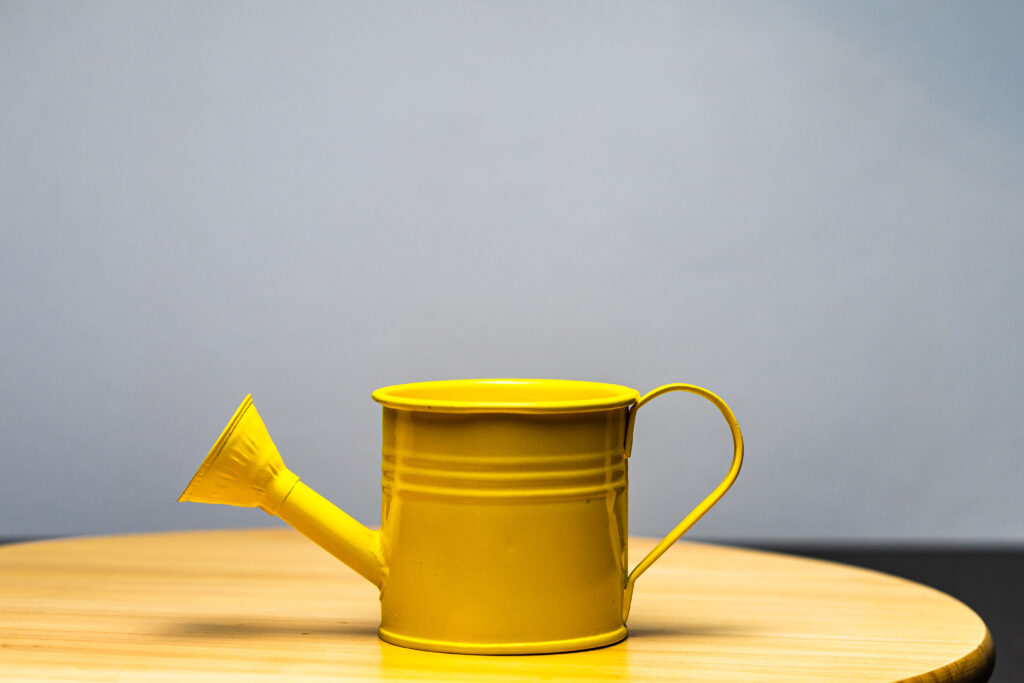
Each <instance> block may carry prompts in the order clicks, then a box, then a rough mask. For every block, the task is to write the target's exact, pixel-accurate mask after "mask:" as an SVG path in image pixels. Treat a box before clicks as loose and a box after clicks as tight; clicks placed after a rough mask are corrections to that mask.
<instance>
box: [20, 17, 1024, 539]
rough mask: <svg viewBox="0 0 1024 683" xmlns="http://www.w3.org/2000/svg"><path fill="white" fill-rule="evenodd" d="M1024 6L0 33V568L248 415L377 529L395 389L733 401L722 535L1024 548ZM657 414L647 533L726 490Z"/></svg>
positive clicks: (37, 21) (29, 25)
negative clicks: (516, 385) (734, 454)
mask: <svg viewBox="0 0 1024 683" xmlns="http://www.w3.org/2000/svg"><path fill="white" fill-rule="evenodd" d="M1022 27H1024V5H1022V4H1020V3H1016V2H1008V3H1005V4H999V3H976V4H975V3H971V4H968V3H960V4H956V5H954V4H951V3H933V2H908V3H849V4H844V5H843V6H840V5H839V3H830V4H829V3H826V4H823V5H822V6H819V5H818V4H811V3H807V4H803V3H771V4H768V3H762V2H751V3H741V4H730V3H724V4H723V3H621V4H613V5H603V4H594V3H503V4H496V3H469V2H467V3H430V4H420V3H414V2H402V3H397V4H387V3H384V4H381V3H367V4H359V5H356V4H334V3H324V4H309V3H281V4H279V5H264V4H254V3H217V4H213V5H211V4H207V3H200V2H196V3H163V4H159V5H157V4H154V3H123V4H116V3H109V2H105V3H11V2H6V3H3V4H2V5H0V458H2V466H3V475H2V476H0V536H4V537H9V536H25V535H36V534H78V533H103V532H122V531H143V530H157V529H173V528H194V527H214V526H229V525H255V524H275V523H277V522H276V521H275V520H271V519H270V518H268V517H266V516H265V515H263V514H262V513H260V512H258V511H253V510H236V509H231V508H225V507H211V506H200V505H180V504H177V503H175V502H174V501H175V498H176V497H177V495H178V493H179V492H180V490H181V488H182V487H183V486H184V484H185V483H186V482H187V481H188V479H189V477H190V476H191V474H192V472H193V471H194V469H195V467H196V466H197V465H198V464H199V462H200V461H201V459H202V458H203V456H204V455H205V453H206V451H207V449H208V448H209V446H210V445H211V444H212V442H213V440H214V439H215V438H216V436H217V434H218V433H219V432H220V429H221V428H222V427H223V424H224V422H226V420H227V419H228V417H230V415H231V413H232V411H233V410H234V408H235V406H236V405H237V403H238V402H239V401H240V400H241V399H242V397H243V396H244V395H245V394H246V393H247V392H252V393H253V394H254V396H255V400H256V404H257V406H258V407H259V409H260V411H261V413H262V414H263V416H264V418H265V420H266V421H267V423H268V425H269V427H270V430H271V433H272V434H273V436H274V438H275V440H276V441H277V443H278V445H279V446H280V448H281V451H282V452H283V453H284V455H285V458H286V461H287V462H288V463H289V464H290V465H291V466H292V468H293V469H294V470H296V471H297V472H298V473H299V474H300V475H302V476H303V478H304V479H305V480H306V481H307V482H309V483H310V484H311V485H312V486H314V487H315V488H317V489H319V490H320V491H321V492H322V493H324V494H325V495H327V496H328V497H329V498H331V499H333V500H335V501H336V502H338V503H339V504H340V505H342V507H344V508H346V509H347V510H349V511H350V512H351V513H353V514H354V515H356V516H357V517H360V518H362V519H364V520H365V521H367V522H371V523H373V522H376V521H377V519H378V504H379V476H380V475H379V447H380V428H379V419H380V418H379V407H378V406H377V405H376V404H374V403H372V402H371V401H370V398H369V394H370V392H371V391H372V390H373V389H374V388H376V387H378V386H383V385H386V384H391V383H396V382H403V381H415V380H425V379H436V378H452V377H469V376H542V377H545V376H554V377H567V378H576V379H594V380H603V381H610V382H616V383H622V384H627V385H630V386H634V387H636V388H637V389H640V390H641V391H646V390H648V389H650V388H653V387H654V386H656V385H658V384H661V383H664V382H669V381H689V382H694V383H699V384H703V385H706V386H708V387H710V388H712V389H713V390H715V391H717V392H718V393H720V394H721V395H722V396H723V397H724V398H725V399H726V400H728V401H729V402H730V403H731V404H732V406H733V408H734V409H735V411H736V413H737V415H738V416H739V418H740V423H741V425H742V426H743V428H744V432H745V435H746V438H747V442H748V460H747V464H746V465H745V468H744V471H743V473H742V475H741V477H740V480H739V482H738V483H737V485H736V487H735V488H734V489H733V491H732V492H731V493H730V495H729V496H727V498H726V499H725V501H724V502H723V503H722V504H721V505H720V506H719V507H718V508H716V509H715V510H714V511H713V512H712V513H711V514H710V515H709V516H708V517H707V518H706V519H705V520H704V521H702V522H701V523H700V524H699V525H698V527H697V528H696V530H695V532H694V535H695V536H698V537H700V536H703V537H714V538H727V539H783V538H807V539H824V538H829V539H875V540H906V539H922V540H946V541H1007V542H1010V541H1014V542H1020V541H1024V521H1022V515H1021V512H1022V510H1021V503H1020V497H1021V484H1022V482H1024V459H1022V458H1021V457H1020V455H1019V452H1018V450H1017V449H1018V446H1019V444H1020V443H1021V441H1022V436H1024V429H1022V426H1021V425H1022V420H1021V418H1020V409H1021V399H1022V397H1024V390H1022V386H1021V384H1022V370H1021V369H1022V368H1024V358H1022V356H1024V353H1022V351H1021V348H1022V345H1021V341H1020V338H1021V332H1022V320H1024V313H1022V307H1021V305H1020V300H1019V297H1020V294H1021V292H1022V285H1024V282H1022V276H1021V274H1020V273H1021V268H1020V262H1021V257H1022V255H1024V245H1022V237H1021V235H1022V222H1024V191H1022V190H1024V187H1022V178H1024V115H1022V111H1024V88H1022V86H1021V78H1022V76H1021V74H1022V73H1024V68H1022V67H1024V43H1022V42H1021V40H1020V35H1021V30H1022ZM728 450H729V440H728V432H727V430H726V427H725V425H724V423H723V422H722V421H721V419H720V418H719V417H718V416H717V414H716V412H715V410H714V408H712V407H711V406H710V405H708V404H705V403H703V402H701V400H700V399H697V398H693V397H686V396H682V395H678V394H676V395H671V396H668V397H665V398H662V399H660V400H659V401H656V402H655V403H653V404H651V405H650V406H649V407H647V408H645V409H644V413H642V414H641V417H640V418H639V421H638V427H637V439H636V444H635V450H634V459H633V461H632V468H631V477H632V482H631V485H632V489H631V491H632V492H633V495H632V508H631V513H630V514H631V524H632V531H633V532H634V533H646V534H657V533H661V532H664V531H665V530H667V529H668V528H669V527H670V526H671V525H673V524H674V523H675V522H676V521H677V520H678V518H680V517H681V516H682V514H683V512H684V511H685V510H688V509H689V508H690V507H692V506H693V505H694V504H695V503H696V502H697V500H699V498H700V497H701V496H702V495H703V494H704V492H706V491H707V490H708V489H710V488H711V487H712V486H713V485H714V484H715V483H716V482H717V480H718V479H719V478H720V477H721V476H722V475H723V474H724V472H725V470H726V466H727V461H728Z"/></svg>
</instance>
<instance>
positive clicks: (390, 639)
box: [377, 626, 628, 655]
mask: <svg viewBox="0 0 1024 683" xmlns="http://www.w3.org/2000/svg"><path fill="white" fill-rule="evenodd" d="M627 634H628V631H627V630H626V627H625V626H621V627H619V628H617V629H615V630H614V631H610V632H608V633H599V634H597V635H596V636H585V637H583V638H568V639H566V640H541V641H536V642H530V643H455V642H449V641H445V640H431V639H428V638H413V637H410V636H403V635H400V634H398V633H392V632H391V631H388V630H386V629H384V628H379V629H377V635H378V636H379V637H380V639H381V640H383V641H384V642H386V643H391V644H392V645H398V646H400V647H408V648H412V649H413V650H428V651H430V652H449V653H454V654H467V655H528V654H550V653H554V652H573V651H575V650H590V649H593V648H596V647H605V646H608V645H614V644H615V643H618V642H621V641H622V640H625V638H626V635H627Z"/></svg>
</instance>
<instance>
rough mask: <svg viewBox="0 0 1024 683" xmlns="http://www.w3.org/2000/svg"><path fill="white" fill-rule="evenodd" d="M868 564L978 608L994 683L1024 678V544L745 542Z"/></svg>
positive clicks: (755, 546) (785, 551) (777, 550)
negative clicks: (991, 651) (992, 658)
mask: <svg viewBox="0 0 1024 683" xmlns="http://www.w3.org/2000/svg"><path fill="white" fill-rule="evenodd" d="M742 545H744V546H745V547H748V548H757V549H759V550H771V551H774V552H780V553H787V554H790V555H801V556H804V557H816V558H819V559H822V560H829V561H831V562H841V563H843V564H850V565H856V566H858V567H866V568H868V569H874V570H876V571H880V572H885V573H886V574H893V575H895V576H901V577H903V578H906V579H910V580H911V581H917V582H918V583H923V584H925V585H927V586H931V587H932V588H937V589H938V590H940V591H942V592H943V593H947V594H949V595H952V596H953V597H955V598H956V599H958V600H960V601H961V602H963V603H964V604H966V605H967V606H969V607H970V608H971V609H973V610H974V611H975V612H976V613H977V614H978V615H979V616H980V617H981V618H982V619H983V620H984V621H985V623H986V624H987V625H988V630H989V633H991V634H992V640H993V641H994V642H995V647H996V667H995V672H994V673H993V675H992V678H991V680H992V681H993V682H995V683H1021V682H1022V681H1024V548H1012V547H1011V548H991V547H974V548H971V547H967V548H964V547H948V548H942V547H935V546H891V545H884V546H880V545H867V544H865V545H832V544H828V545H826V544H820V545H819V544H802V543H787V544H782V543H780V544H764V545H761V544H758V545H751V544H749V543H745V544H742Z"/></svg>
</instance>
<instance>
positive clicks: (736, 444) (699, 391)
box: [622, 384, 743, 620]
mask: <svg viewBox="0 0 1024 683" xmlns="http://www.w3.org/2000/svg"><path fill="white" fill-rule="evenodd" d="M670 391H685V392H687V393H690V394H696V395H698V396H701V397H703V398H706V399H707V400H709V401H711V402H712V403H714V404H715V407H717V408H718V409H719V410H720V411H721V412H722V417H724V418H725V421H726V422H728V423H729V430H730V431H731V432H732V443H733V454H732V465H731V466H730V467H729V473H728V474H726V475H725V479H723V480H722V483H721V484H719V485H718V487H717V488H715V490H714V491H712V492H711V493H710V494H708V497H707V498H705V499H704V500H702V501H701V502H700V505H698V506H697V507H695V508H694V509H693V511H692V512H690V514H688V515H687V516H686V517H685V518H684V519H683V521H681V522H680V523H679V524H677V525H676V527H675V528H674V529H672V531H670V532H669V534H668V536H666V537H665V538H663V539H661V541H660V542H659V543H658V545H656V546H654V549H653V550H651V551H650V552H649V553H647V556H646V557H645V558H644V559H642V560H640V563H639V564H638V565H637V566H636V567H634V568H633V571H631V572H630V573H629V577H628V578H627V579H626V592H625V599H624V601H623V607H622V614H623V617H622V618H623V620H625V618H626V616H627V615H628V614H629V605H630V603H631V602H632V598H633V585H634V584H635V583H636V580H637V578H639V577H640V575H641V574H643V573H644V572H645V571H647V568H648V567H650V566H651V565H652V564H654V561H655V560H657V559H658V558H659V557H661V556H662V555H663V554H664V553H665V551H666V550H668V549H669V548H670V547H671V546H672V544H673V543H675V542H676V541H678V540H679V537H680V536H682V535H683V534H685V533H686V532H687V531H689V529H690V527H692V526H693V525H694V524H696V523H697V520H699V519H700V518H701V517H703V516H704V513H706V512H707V511H708V510H710V509H711V507H712V506H713V505H714V504H715V503H717V502H718V501H719V499H720V498H721V497H722V496H724V495H725V492H726V491H728V490H729V487H730V486H732V483H733V482H734V481H736V476H737V475H738V474H739V473H740V466H741V465H742V464H743V434H741V433H740V426H739V424H738V423H737V422H736V416H735V415H733V413H732V410H731V409H730V408H729V406H728V405H727V404H726V403H725V401H723V400H722V399H721V398H719V397H718V396H716V395H715V394H714V393H712V392H710V391H708V390H707V389H704V388H702V387H698V386H694V385H693V384H666V385H665V386H661V387H658V388H657V389H655V390H654V391H651V392H649V393H647V394H644V395H643V396H642V397H641V398H640V400H639V401H637V402H636V405H635V406H634V407H633V410H632V411H631V412H630V415H629V426H628V427H627V428H626V455H627V456H628V455H629V452H630V450H631V449H632V447H633V425H634V424H635V422H636V411H638V410H639V409H640V407H641V406H642V405H644V404H645V403H647V402H648V401H650V400H651V399H654V398H657V397H658V396H661V395H662V394H667V393H668V392H670Z"/></svg>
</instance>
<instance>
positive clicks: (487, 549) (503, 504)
mask: <svg viewBox="0 0 1024 683" xmlns="http://www.w3.org/2000/svg"><path fill="white" fill-rule="evenodd" d="M669 391H685V392H689V393H693V394H697V395H698V396H703V397H704V398H706V399H708V400H709V401H711V402H712V403H714V404H715V406H717V407H718V409H719V410H720V411H721V412H722V415H723V416H724V417H725V419H726V421H727V422H728V423H729V428H730V429H731V430H732V437H733V444H734V451H733V460H732V466H731V467H730V468H729V473H728V474H727V475H726V477H725V479H724V480H723V481H722V483H721V484H719V485H718V487H717V488H716V489H715V490H714V491H712V492H711V494H710V495H709V496H708V497H707V498H706V499H705V500H704V501H703V502H701V504H700V505H698V506H697V507H696V508H695V509H694V510H693V512H691V513H690V514H689V515H687V516H686V518H685V519H684V520H683V521H682V522H680V523H679V525H678V526H676V528H675V529H673V530H672V531H671V533H669V535H668V536H666V537H665V538H664V539H663V540H662V541H661V542H660V543H658V545H657V546H655V548H654V549H653V550H651V552H650V553H648V555H647V556H646V557H645V558H644V559H643V560H641V561H640V563H639V564H638V565H637V566H636V567H635V568H634V569H633V570H632V571H629V567H628V564H627V557H626V540H627V524H626V514H627V504H626V495H627V473H626V470H627V463H628V458H629V454H630V448H631V446H632V441H633V424H634V421H635V419H636V412H637V409H639V408H640V407H641V406H642V405H644V404H645V403H647V402H648V401H650V400H651V399H653V398H655V397H656V396H660V395H661V394H664V393H666V392H669ZM373 399H374V400H375V401H377V402H378V403H380V404H381V405H383V407H384V416H383V424H384V432H383V456H384V463H383V474H384V477H383V504H382V506H381V526H380V530H379V531H373V530H370V529H367V528H366V527H364V526H363V525H362V524H360V523H359V522H357V521H356V520H354V519H353V518H352V517H350V516H348V515H347V514H345V513H344V512H342V511H341V510H339V509H338V508H337V507H335V506H334V505H333V504H332V503H331V502H330V501H328V500H326V499H325V498H323V497H321V496H320V495H319V494H317V493H316V492H315V491H314V490H313V489H311V488H309V487H308V486H306V485H305V484H304V483H302V482H301V481H299V477H298V476H296V475H295V474H294V473H292V472H291V471H290V470H289V469H288V468H287V467H285V466H284V463H283V462H282V460H281V455H280V454H279V453H278V451H277V447H276V446H275V445H274V442H273V441H272V440H271V439H270V435H269V434H268V433H267V429H266V427H265V426H264V424H263V420H261V419H260V416H259V414H258V413H257V412H256V408H255V407H254V406H253V404H252V397H251V396H246V398H245V400H244V401H243V402H242V405H241V406H239V408H238V410H237V411H236V412H235V415H234V417H232V418H231V421H230V422H229V423H228V425H227V427H225V428H224V431H223V433H221V435H220V438H219V439H217V443H215V444H214V446H213V448H212V449H211V450H210V453H209V455H207V456H206V459H205V460H204V461H203V464H202V465H200V467H199V470H198V471H197V472H196V474H195V476H194V477H192V481H191V482H189V485H188V486H187V487H186V488H185V491H184V493H182V494H181V497H180V498H179V499H178V500H179V501H195V502H199V503H224V504H227V505H239V506H243V507H259V508H262V509H263V510H264V511H266V512H267V513H269V514H271V515H277V516H278V517H280V518H281V519H282V520H284V521H285V522H286V523H287V524H289V525H291V526H292V527H294V528H295V529H296V530H298V531H299V532H300V533H302V534H304V535H305V536H307V537H308V538H309V539H310V540H312V541H314V542H316V543H318V544H319V545H320V546H321V547H323V548H324V549H325V550H327V552H329V553H331V554H332V555H334V556H335V557H337V558H338V559H339V560H341V561H342V562H344V563H345V564H347V565H348V566H350V567H351V568H352V569H354V570H355V571H357V572H358V573H359V574H360V575H361V576H363V577H364V578H366V579H367V580H368V581H370V582H372V583H373V584H374V585H376V586H377V587H379V588H380V601H381V624H380V629H379V631H378V633H379V635H380V637H381V638H382V639H383V640H385V641H387V642H389V643H393V644H395V645H401V646H404V647H411V648H417V649H421V650H434V651H438V652H462V653H475V654H512V653H541V652H565V651H569V650H583V649H587V648H593V647H600V646H603V645H610V644H612V643H616V642H618V641H620V640H622V639H623V638H625V637H626V617H627V616H628V615H629V605H630V600H631V598H632V595H633V585H634V583H635V582H636V579H637V577H639V576H640V575H641V574H643V572H644V571H646V570H647V568H648V567H650V566H651V564H652V563H653V562H654V561H655V560H657V559H658V557H660V556H661V555H662V553H664V552H665V551H666V550H667V549H668V548H669V546H671V545H672V544H673V543H675V542H676V540H678V539H679V537H680V536H682V535H683V534H684V533H685V532H686V531H687V530H688V529H689V528H690V527H691V526H693V524H694V523H695V522H696V521H697V520H698V519H700V518H701V517H702V516H703V515H704V513H705V512H707V511H708V509H710V508H711V506H712V505H714V504H715V503H716V502H717V501H718V500H719V499H720V498H721V497H722V496H723V495H724V494H725V492H726V491H727V490H728V489H729V487H730V486H731V485H732V483H733V481H735V479H736V476H737V475H738V474H739V471H740V465H741V463H742V461H743V437H742V435H741V434H740V428H739V425H738V424H737V423H736V418H735V416H734V415H733V414H732V411H731V410H730V409H729V406H727V405H726V404H725V402H724V401H722V399H720V398H719V397H718V396H716V395H715V394H713V393H711V392H710V391H708V390H707V389H702V388H700V387H696V386H693V385H689V384H668V385H665V386H663V387H659V388H658V389H655V390H654V391H652V392H650V393H648V394H645V395H644V396H642V397H641V396H640V394H639V393H638V392H637V391H635V390H633V389H630V388H628V387H623V386H618V385H614V384H601V383H597V382H576V381H568V380H532V379H482V380H455V381H443V382H421V383H417V384H402V385H397V386H391V387H385V388H383V389H378V390H377V391H375V392H374V393H373Z"/></svg>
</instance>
